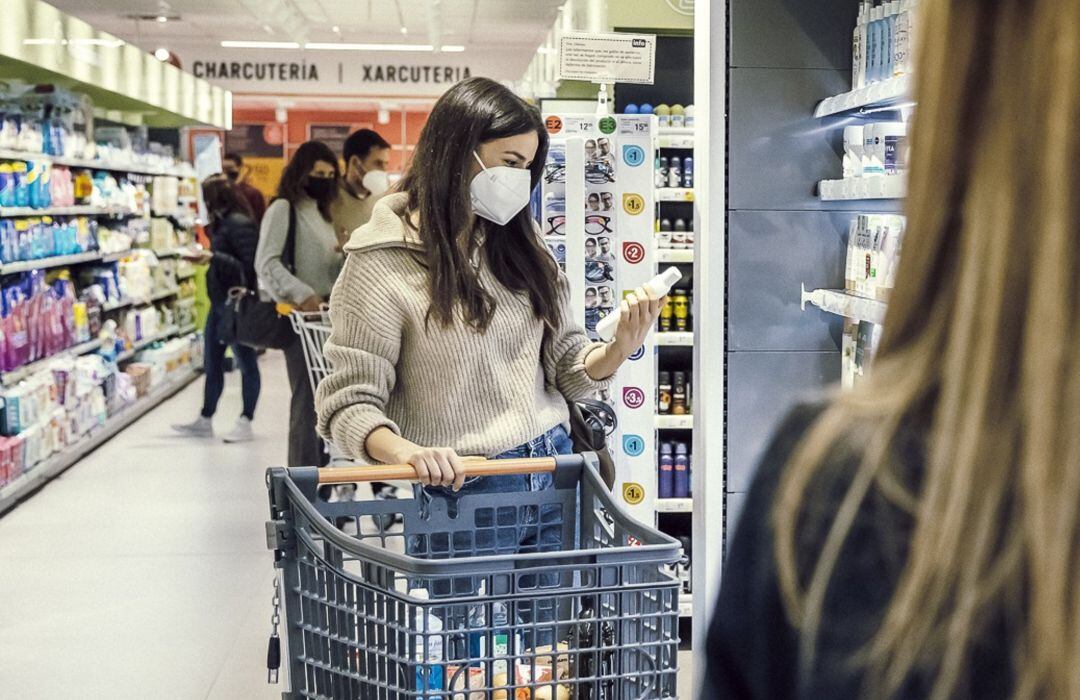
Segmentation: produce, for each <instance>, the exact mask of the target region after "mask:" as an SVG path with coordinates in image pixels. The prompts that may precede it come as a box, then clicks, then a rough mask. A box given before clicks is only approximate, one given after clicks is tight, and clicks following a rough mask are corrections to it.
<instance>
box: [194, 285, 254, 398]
mask: <svg viewBox="0 0 1080 700" xmlns="http://www.w3.org/2000/svg"><path fill="white" fill-rule="evenodd" d="M220 314H221V310H220V306H219V305H217V304H213V305H211V307H210V314H209V315H208V316H207V317H206V329H205V330H204V336H203V339H204V346H203V355H204V357H203V373H204V374H205V375H206V383H205V385H204V386H203V408H202V415H203V416H204V417H205V418H213V416H214V413H215V412H216V411H217V405H218V401H219V400H220V399H221V392H222V391H224V390H225V348H226V347H228V346H226V345H225V344H224V343H222V342H221V332H220V328H219V327H218V323H219V315H220ZM232 349H233V356H234V357H235V358H236V366H237V368H238V369H239V370H240V377H241V381H242V389H241V393H242V394H243V397H244V411H243V415H244V416H245V417H247V418H248V419H252V418H254V417H255V404H256V403H258V401H259V391H260V390H261V389H262V379H261V377H260V376H259V356H258V354H257V353H256V352H255V350H254V349H252V348H249V347H248V346H246V345H238V344H237V345H233V346H232Z"/></svg>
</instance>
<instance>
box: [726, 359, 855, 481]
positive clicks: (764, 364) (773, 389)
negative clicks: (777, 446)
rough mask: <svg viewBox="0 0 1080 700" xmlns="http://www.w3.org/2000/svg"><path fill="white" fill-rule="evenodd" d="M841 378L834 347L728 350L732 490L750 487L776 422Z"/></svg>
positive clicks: (838, 361)
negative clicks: (823, 348)
mask: <svg viewBox="0 0 1080 700" xmlns="http://www.w3.org/2000/svg"><path fill="white" fill-rule="evenodd" d="M839 380H840V354H839V353H835V352H732V353H728V414H727V415H728V419H727V431H728V433H727V434H728V455H727V457H728V461H727V469H728V471H727V490H728V491H730V492H739V491H746V490H748V488H749V486H750V482H751V480H752V479H753V475H754V471H755V470H756V469H757V465H758V461H759V460H760V459H761V456H762V454H763V452H764V450H765V448H766V447H767V446H768V444H769V442H770V440H771V439H772V436H773V431H774V430H775V429H776V427H777V424H778V423H779V422H780V421H781V420H783V418H784V417H785V416H786V415H787V413H788V411H789V410H790V409H791V408H792V407H793V406H795V405H796V404H798V403H800V402H803V401H814V400H820V399H821V398H823V397H824V396H825V394H824V392H823V390H822V387H826V386H828V385H831V384H835V383H836V382H838V381H839Z"/></svg>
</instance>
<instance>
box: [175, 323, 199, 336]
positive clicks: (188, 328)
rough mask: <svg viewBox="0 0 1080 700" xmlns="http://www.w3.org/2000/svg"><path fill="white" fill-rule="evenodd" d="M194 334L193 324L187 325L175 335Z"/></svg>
mask: <svg viewBox="0 0 1080 700" xmlns="http://www.w3.org/2000/svg"><path fill="white" fill-rule="evenodd" d="M194 332H195V324H194V323H189V324H188V325H186V326H184V327H183V328H181V329H180V330H179V331H178V332H177V335H187V334H189V333H194Z"/></svg>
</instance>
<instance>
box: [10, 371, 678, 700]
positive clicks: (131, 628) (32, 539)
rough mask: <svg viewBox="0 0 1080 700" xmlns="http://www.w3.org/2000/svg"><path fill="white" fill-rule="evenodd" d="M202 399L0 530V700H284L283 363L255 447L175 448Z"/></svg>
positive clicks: (81, 471) (95, 461)
mask: <svg viewBox="0 0 1080 700" xmlns="http://www.w3.org/2000/svg"><path fill="white" fill-rule="evenodd" d="M227 384H228V387H227V390H226V394H225V396H224V398H223V399H222V405H221V408H220V410H219V413H218V429H219V430H222V431H224V430H226V429H228V427H230V425H231V422H232V416H234V415H236V414H237V413H238V412H239V406H240V397H239V377H238V376H236V375H231V376H230V377H229V379H228V382H227ZM201 391H202V383H201V381H197V382H195V383H194V384H192V385H191V386H190V387H188V388H187V389H185V390H184V391H183V392H181V393H180V394H178V395H177V396H176V397H175V398H173V399H171V400H170V401H168V402H166V403H165V404H163V405H162V406H161V407H159V408H158V409H156V410H155V411H154V412H153V413H151V414H149V415H148V416H146V417H145V418H143V419H142V420H140V421H139V422H138V423H136V424H135V425H133V426H131V427H130V428H128V429H127V430H125V431H124V432H122V433H121V434H120V435H119V436H118V437H116V438H115V439H113V440H112V441H110V442H109V443H107V444H106V445H105V446H104V447H102V448H101V449H99V450H98V451H97V452H95V453H93V454H91V455H90V456H88V457H87V458H86V459H84V460H83V461H82V462H81V463H80V464H78V465H76V466H75V467H73V468H72V469H70V470H69V471H67V472H66V473H65V474H64V475H63V476H61V477H60V478H59V479H57V480H55V481H53V482H52V483H51V484H49V485H48V486H46V487H45V488H44V490H42V491H40V492H38V493H37V494H36V495H34V496H33V497H31V498H30V499H29V500H28V501H26V502H24V503H23V504H21V505H20V506H18V507H17V508H15V509H14V510H13V511H11V512H10V513H9V514H8V515H6V516H4V517H3V518H0V696H3V697H11V698H150V697H159V698H168V699H170V700H171V699H173V698H183V699H186V698H222V699H226V698H227V699H229V700H233V699H237V698H243V699H245V700H246V699H248V698H280V693H281V690H282V687H281V686H269V685H267V684H266V683H265V680H266V668H265V659H266V656H265V655H266V639H267V635H268V633H269V631H270V598H271V594H272V588H271V584H272V567H271V556H270V554H269V552H268V551H267V550H266V541H265V534H264V529H263V523H264V521H265V520H266V517H267V502H266V491H265V487H264V483H263V472H264V471H265V469H266V467H267V466H268V465H271V464H277V463H280V462H281V461H282V459H283V457H284V452H285V441H284V430H283V428H284V426H285V425H286V424H287V423H286V414H287V411H288V400H287V399H288V389H287V382H286V381H285V368H284V364H283V363H282V362H281V361H280V359H279V358H278V357H269V358H268V359H267V360H266V361H264V364H263V396H262V398H261V400H260V405H259V413H258V415H257V417H256V422H255V426H256V432H257V433H258V434H259V436H260V439H259V440H258V441H257V442H255V443H251V444H247V445H225V444H223V443H221V442H219V441H216V440H186V439H181V438H177V437H175V436H173V434H172V433H171V431H170V429H169V426H170V425H171V424H172V423H175V422H181V421H185V420H190V419H191V418H192V417H193V416H195V414H196V412H197V410H198V407H199V404H200V397H201ZM681 657H682V658H681V659H680V661H681V666H682V668H683V672H684V673H683V675H684V676H686V675H688V673H687V672H688V671H689V662H690V658H689V654H682V655H681ZM680 697H682V698H690V694H689V692H688V691H686V690H682V691H681V692H680Z"/></svg>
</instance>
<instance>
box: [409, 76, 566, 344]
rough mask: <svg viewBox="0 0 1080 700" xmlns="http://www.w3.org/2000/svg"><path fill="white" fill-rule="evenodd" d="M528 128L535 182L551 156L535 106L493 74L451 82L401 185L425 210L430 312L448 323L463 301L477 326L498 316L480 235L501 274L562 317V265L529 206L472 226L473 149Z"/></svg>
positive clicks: (413, 207) (549, 320)
mask: <svg viewBox="0 0 1080 700" xmlns="http://www.w3.org/2000/svg"><path fill="white" fill-rule="evenodd" d="M529 132H535V133H536V135H537V136H538V137H539V142H540V145H539V148H537V150H536V157H535V158H534V159H533V162H532V166H531V167H530V168H529V170H530V172H531V174H532V186H533V187H534V188H535V187H536V185H537V183H539V182H540V174H541V172H542V171H543V169H544V161H545V160H546V159H547V150H548V136H547V131H546V130H545V129H544V124H543V122H542V121H541V119H540V113H539V112H537V111H536V109H534V108H533V107H530V106H529V105H528V104H526V103H525V101H524V100H522V99H521V98H519V97H518V96H516V95H515V94H514V93H512V92H511V91H510V90H508V89H507V88H505V87H503V86H502V85H500V84H499V83H497V82H495V81H493V80H489V79H487V78H469V79H467V80H463V81H461V82H460V83H458V84H457V85H455V86H454V87H452V88H450V90H448V91H447V92H446V93H445V94H444V95H443V96H442V97H441V98H440V99H439V101H438V102H436V103H435V107H434V108H433V109H432V111H431V114H430V116H428V120H427V124H426V125H425V126H424V130H423V132H422V133H421V134H420V140H419V142H418V143H417V144H416V152H415V155H414V157H413V160H412V164H411V165H410V166H409V172H408V174H406V175H405V177H404V179H403V180H402V182H401V185H400V189H401V190H402V191H404V192H407V193H408V195H409V202H408V206H409V210H410V211H415V212H418V213H419V218H420V237H421V239H422V240H423V241H424V247H425V258H426V262H427V268H428V288H429V291H430V293H431V307H430V309H429V310H428V318H429V319H431V318H434V319H435V320H436V321H438V322H439V323H440V324H442V325H443V326H448V325H450V324H451V323H452V321H453V319H454V309H455V307H456V306H457V305H458V304H460V305H461V309H462V313H463V315H464V318H465V322H466V323H467V324H468V325H469V326H471V327H472V328H474V329H475V330H477V331H480V332H483V331H485V330H487V327H488V325H489V324H490V323H491V318H492V316H493V315H494V313H495V300H494V299H493V298H492V296H491V294H490V293H489V292H488V291H487V290H485V289H484V288H483V286H482V285H481V284H480V277H479V274H478V273H477V271H476V270H475V269H474V268H473V266H472V264H470V261H471V260H472V259H473V256H474V255H475V254H476V252H477V248H478V247H480V242H481V241H483V250H482V252H483V255H484V257H485V259H486V262H487V265H488V267H489V268H490V269H491V271H492V273H493V274H494V275H495V278H496V279H497V280H499V282H500V283H501V284H502V285H503V286H505V287H506V288H507V289H510V290H512V291H514V292H519V293H522V294H525V295H527V296H528V297H529V301H530V303H531V304H532V308H533V313H534V314H535V315H536V318H538V319H540V320H542V321H544V323H545V324H546V325H547V326H548V327H549V328H552V329H554V328H555V327H556V326H557V324H558V301H557V299H556V295H557V284H558V275H559V268H558V266H557V264H556V263H555V260H554V258H552V256H551V254H550V253H549V252H548V251H547V249H546V248H545V246H544V244H543V241H541V240H540V237H539V236H538V235H537V233H536V230H535V228H534V225H533V220H532V217H531V216H530V214H529V209H528V207H526V208H525V209H523V210H521V212H520V213H518V215H517V216H515V217H514V218H513V219H512V220H511V221H510V222H509V223H507V224H506V225H505V226H499V225H497V224H494V223H492V222H490V221H488V220H486V219H483V218H480V217H477V218H476V226H475V227H473V228H472V229H471V230H470V228H469V223H470V221H471V219H472V213H473V210H472V200H471V197H470V194H469V185H470V184H471V182H470V179H469V173H470V171H471V167H472V164H473V163H475V162H476V160H475V159H474V157H473V152H474V151H476V150H477V149H478V148H479V146H480V144H483V143H486V142H488V141H493V140H495V139H500V138H504V137H507V136H517V135H519V134H526V133H529Z"/></svg>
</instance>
